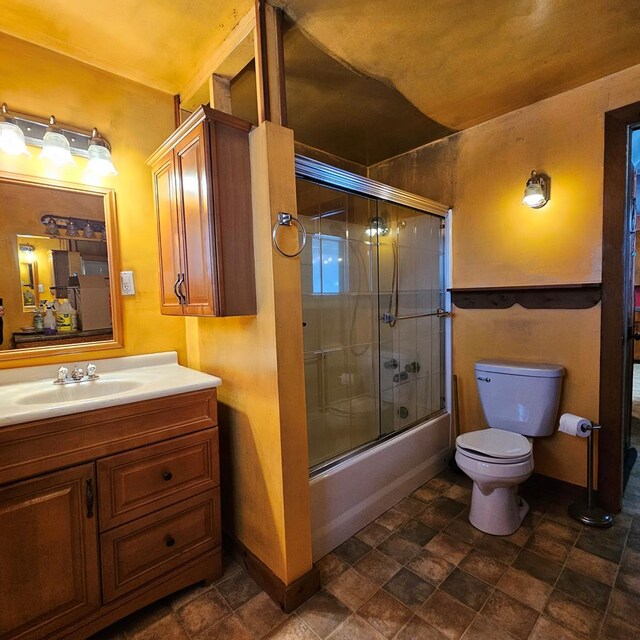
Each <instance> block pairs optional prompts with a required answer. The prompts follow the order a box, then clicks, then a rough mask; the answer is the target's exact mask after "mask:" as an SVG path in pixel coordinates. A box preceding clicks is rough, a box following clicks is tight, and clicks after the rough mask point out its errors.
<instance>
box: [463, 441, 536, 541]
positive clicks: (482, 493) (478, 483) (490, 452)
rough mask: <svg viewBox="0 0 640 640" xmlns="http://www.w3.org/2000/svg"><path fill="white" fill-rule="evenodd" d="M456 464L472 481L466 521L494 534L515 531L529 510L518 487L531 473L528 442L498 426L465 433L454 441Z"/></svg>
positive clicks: (531, 466)
mask: <svg viewBox="0 0 640 640" xmlns="http://www.w3.org/2000/svg"><path fill="white" fill-rule="evenodd" d="M497 443H499V444H498V445H497ZM478 445H480V447H478ZM507 445H508V447H507ZM507 448H510V449H511V451H508V452H507V451H505V449H507ZM456 463H457V464H458V467H459V468H460V469H461V471H463V472H464V473H466V474H467V475H468V476H469V477H470V478H471V479H472V480H473V493H472V496H471V510H470V512H469V522H471V524H472V525H473V526H474V527H476V529H480V531H484V532H485V533H490V534H492V535H496V536H507V535H510V534H512V533H513V532H514V531H516V530H517V529H518V527H519V526H520V524H521V523H522V520H523V519H524V517H525V516H526V515H527V512H528V511H529V505H528V504H527V503H526V502H525V501H524V500H523V499H522V498H520V497H519V496H518V486H519V485H520V484H522V483H523V482H524V481H525V480H526V479H527V478H529V476H530V475H531V474H532V473H533V453H532V449H531V443H530V442H529V441H528V440H527V439H526V438H525V437H524V436H521V435H519V434H516V433H510V432H508V431H502V432H501V431H500V430H499V429H483V430H481V431H473V432H471V433H465V434H462V435H461V436H458V438H457V440H456Z"/></svg>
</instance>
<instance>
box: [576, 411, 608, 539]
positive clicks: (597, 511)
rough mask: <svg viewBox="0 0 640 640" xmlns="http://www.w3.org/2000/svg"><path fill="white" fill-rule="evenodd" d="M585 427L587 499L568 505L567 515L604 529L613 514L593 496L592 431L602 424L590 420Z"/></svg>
mask: <svg viewBox="0 0 640 640" xmlns="http://www.w3.org/2000/svg"><path fill="white" fill-rule="evenodd" d="M586 429H588V431H589V435H588V436H587V439H588V441H589V442H588V443H587V499H586V501H585V500H579V501H578V502H574V503H573V504H571V505H569V515H570V516H571V517H572V518H574V519H576V520H577V521H578V522H581V523H582V524H585V525H587V526H588V527H599V528H602V529H605V528H606V527H610V526H611V525H612V524H613V516H612V515H611V514H610V513H608V512H607V511H605V510H604V509H602V508H600V507H599V506H598V505H597V504H596V503H595V500H594V497H593V457H594V456H593V452H594V447H595V443H594V437H593V432H594V431H597V430H599V429H602V426H601V425H599V424H595V423H593V422H592V423H591V424H590V425H589V426H587V427H586Z"/></svg>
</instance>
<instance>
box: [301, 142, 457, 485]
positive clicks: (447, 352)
mask: <svg viewBox="0 0 640 640" xmlns="http://www.w3.org/2000/svg"><path fill="white" fill-rule="evenodd" d="M295 175H296V178H300V179H302V180H308V181H310V182H314V183H315V184H318V185H321V186H323V187H328V188H334V189H338V190H340V191H344V192H348V193H351V194H353V195H356V196H363V197H366V198H373V199H376V200H383V201H385V202H389V203H391V204H396V205H400V206H404V207H409V208H411V209H415V210H416V211H421V212H422V213H426V214H429V215H432V216H436V217H439V218H441V220H442V223H443V248H444V265H443V277H444V282H443V293H444V308H443V310H444V312H445V313H444V316H443V317H444V334H445V335H444V372H443V374H444V394H445V403H444V409H442V410H440V411H437V412H435V413H433V414H431V415H429V416H428V418H427V419H426V420H425V421H422V422H420V421H419V422H417V423H416V424H412V425H410V426H408V427H406V428H404V429H399V430H398V431H393V432H391V433H388V434H385V435H381V436H380V437H379V438H377V439H376V440H374V441H373V442H368V443H365V444H363V445H360V446H359V447H356V448H355V449H352V450H350V451H347V452H345V453H343V454H340V455H338V456H336V457H335V458H331V459H330V460H327V461H326V462H320V463H319V464H317V465H315V466H314V467H312V468H311V469H310V471H309V476H310V477H314V476H317V475H319V474H321V473H324V472H325V471H328V470H329V469H331V468H333V467H335V466H337V465H339V464H342V463H343V462H345V461H347V460H349V459H351V458H353V457H354V456H357V455H360V454H362V453H363V452H364V451H367V450H368V449H371V448H373V447H377V446H378V445H379V444H381V443H383V442H386V441H387V440H389V439H391V438H395V437H396V436H399V435H402V434H403V433H406V432H407V431H409V430H411V429H413V428H415V427H417V426H418V425H420V424H424V422H426V421H428V420H432V419H434V418H437V417H438V416H440V415H442V414H443V413H449V414H451V337H452V336H451V334H452V332H451V315H452V313H451V293H450V288H451V235H452V214H453V207H451V206H450V205H445V204H442V203H441V202H437V201H436V200H431V199H430V198H425V197H423V196H419V195H416V194H413V193H409V192H408V191H403V190H402V189H397V188H396V187H392V186H390V185H387V184H384V183H382V182H377V181H376V180H372V179H371V178H367V177H365V176H360V175H358V174H355V173H351V172H350V171H346V170H344V169H339V168H337V167H333V166H331V165H329V164H326V163H324V162H320V161H319V160H314V159H313V158H308V157H307V156H303V155H300V154H296V155H295ZM378 384H379V383H378ZM449 438H450V440H449V442H450V446H452V442H451V430H450V436H449Z"/></svg>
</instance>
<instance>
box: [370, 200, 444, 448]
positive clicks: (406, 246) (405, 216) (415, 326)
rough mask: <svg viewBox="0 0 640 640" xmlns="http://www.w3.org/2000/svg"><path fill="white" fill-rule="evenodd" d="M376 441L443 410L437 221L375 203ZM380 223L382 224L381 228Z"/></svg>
mask: <svg viewBox="0 0 640 640" xmlns="http://www.w3.org/2000/svg"><path fill="white" fill-rule="evenodd" d="M378 216H379V220H380V224H384V228H385V233H384V234H379V235H378V241H379V252H378V256H379V258H378V260H379V267H378V277H379V291H380V311H379V323H380V324H379V333H380V398H381V405H380V415H381V420H380V422H381V435H386V434H389V433H392V432H394V431H399V430H402V429H404V428H406V427H408V426H410V425H412V424H415V423H417V422H421V421H423V420H424V419H426V418H427V417H428V416H429V415H432V414H433V413H436V412H437V411H439V410H441V409H443V408H444V403H445V398H444V388H443V385H444V376H443V370H444V319H443V317H442V314H441V313H439V311H438V310H439V309H442V308H443V307H444V269H443V265H444V245H443V229H442V220H441V219H440V218H439V217H436V216H431V215H428V214H425V213H423V212H421V211H416V210H414V209H410V208H408V207H403V206H400V205H395V204H390V203H386V202H379V203H378ZM382 221H384V222H382Z"/></svg>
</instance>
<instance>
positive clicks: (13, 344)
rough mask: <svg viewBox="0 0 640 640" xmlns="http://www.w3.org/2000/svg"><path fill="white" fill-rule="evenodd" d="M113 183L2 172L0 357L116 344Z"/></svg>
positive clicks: (117, 307)
mask: <svg viewBox="0 0 640 640" xmlns="http://www.w3.org/2000/svg"><path fill="white" fill-rule="evenodd" d="M117 247H118V242H117V226H116V209H115V193H114V191H113V190H112V189H104V188H101V187H93V186H85V185H77V184H70V183H64V182H60V181H55V180H46V179H42V178H32V177H29V176H20V175H15V174H10V173H2V172H0V300H1V301H2V306H3V308H4V315H3V316H2V318H1V321H2V322H1V324H2V331H1V332H0V359H18V358H25V357H32V356H33V357H35V356H44V355H56V354H58V353H64V354H69V355H71V354H75V353H83V352H88V351H96V350H102V349H109V348H118V347H122V320H121V309H120V299H119V291H118V287H117V284H118V274H119V270H120V265H119V260H118V251H117Z"/></svg>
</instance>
